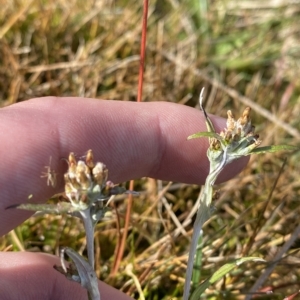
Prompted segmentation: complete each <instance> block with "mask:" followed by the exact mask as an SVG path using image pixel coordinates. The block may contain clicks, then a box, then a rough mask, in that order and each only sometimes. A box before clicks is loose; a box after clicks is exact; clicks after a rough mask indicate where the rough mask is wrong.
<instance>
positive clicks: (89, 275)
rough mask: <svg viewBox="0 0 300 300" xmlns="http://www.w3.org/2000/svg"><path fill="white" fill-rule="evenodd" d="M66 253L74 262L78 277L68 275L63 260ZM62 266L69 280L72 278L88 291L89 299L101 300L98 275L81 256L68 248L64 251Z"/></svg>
mask: <svg viewBox="0 0 300 300" xmlns="http://www.w3.org/2000/svg"><path fill="white" fill-rule="evenodd" d="M64 253H66V254H67V255H68V256H69V257H70V258H71V259H72V260H73V262H74V264H75V266H76V270H77V273H78V275H77V274H76V275H74V274H71V277H70V274H68V271H69V270H68V268H66V266H65V262H64V260H63V255H64ZM61 264H62V268H63V270H64V271H65V273H66V276H67V278H72V280H73V281H75V282H80V284H81V286H83V287H84V288H85V289H86V290H87V291H88V295H89V299H91V300H100V291H99V287H98V279H97V275H96V273H95V271H94V269H93V268H92V266H91V265H90V264H89V263H88V262H87V261H86V260H85V259H84V258H83V257H82V256H81V255H79V254H78V253H77V252H75V251H74V250H73V249H71V248H68V247H66V248H64V249H63V250H62V255H61ZM72 273H73V270H72Z"/></svg>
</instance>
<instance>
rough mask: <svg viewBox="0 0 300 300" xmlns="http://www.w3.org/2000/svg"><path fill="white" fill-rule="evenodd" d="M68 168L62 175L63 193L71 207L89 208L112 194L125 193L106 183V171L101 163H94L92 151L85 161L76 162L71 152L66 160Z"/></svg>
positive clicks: (109, 182) (123, 190) (88, 153)
mask: <svg viewBox="0 0 300 300" xmlns="http://www.w3.org/2000/svg"><path fill="white" fill-rule="evenodd" d="M68 164H69V168H68V171H67V173H65V175H64V179H65V193H66V196H67V197H68V199H69V200H70V202H71V203H72V205H73V206H75V207H76V206H90V205H91V204H93V203H95V202H97V201H103V200H107V199H108V198H109V197H110V196H111V195H113V194H119V193H122V192H125V189H122V188H121V187H115V186H114V184H113V183H112V182H111V181H107V178H108V169H107V168H106V166H105V164H103V163H101V162H97V163H95V162H94V155H93V152H92V150H89V151H88V152H87V155H86V159H85V161H83V160H78V161H77V160H76V158H75V155H74V153H73V152H71V153H70V154H69V158H68Z"/></svg>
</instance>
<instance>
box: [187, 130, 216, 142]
mask: <svg viewBox="0 0 300 300" xmlns="http://www.w3.org/2000/svg"><path fill="white" fill-rule="evenodd" d="M201 137H208V138H215V139H217V140H219V141H220V142H222V138H221V137H220V135H219V134H217V133H215V132H208V131H205V132H197V133H194V134H192V135H190V136H188V138H187V139H188V140H191V139H197V138H201Z"/></svg>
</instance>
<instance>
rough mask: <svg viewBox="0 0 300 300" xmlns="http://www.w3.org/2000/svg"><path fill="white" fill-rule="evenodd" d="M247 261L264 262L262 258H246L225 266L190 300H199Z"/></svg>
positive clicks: (202, 285)
mask: <svg viewBox="0 0 300 300" xmlns="http://www.w3.org/2000/svg"><path fill="white" fill-rule="evenodd" d="M247 261H260V262H264V260H263V259H261V258H260V257H244V258H241V259H238V260H236V261H235V262H232V263H228V264H225V265H224V266H222V267H221V268H220V269H219V270H217V271H216V272H215V273H214V274H213V275H212V276H211V277H210V278H209V279H206V280H205V281H204V282H202V283H201V284H200V285H199V286H198V287H197V288H196V289H195V291H194V292H193V294H192V295H191V297H190V299H189V300H199V298H200V296H201V295H202V294H203V293H204V291H205V290H206V289H207V288H208V287H209V286H210V285H212V284H213V283H215V282H216V281H218V280H220V279H221V278H222V277H223V276H225V275H226V274H228V273H229V272H231V271H232V270H233V269H234V268H235V267H236V266H239V265H241V264H242V263H244V262H247Z"/></svg>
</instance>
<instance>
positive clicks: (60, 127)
mask: <svg viewBox="0 0 300 300" xmlns="http://www.w3.org/2000/svg"><path fill="white" fill-rule="evenodd" d="M211 118H212V121H213V123H214V125H215V128H216V131H217V132H219V131H220V129H222V128H223V127H225V120H224V119H221V118H217V117H211ZM199 131H206V126H205V121H204V119H203V116H202V113H201V112H199V111H198V110H195V109H193V108H190V107H187V106H183V105H178V104H172V103H166V102H151V103H135V102H124V101H105V100H93V99H83V98H54V97H47V98H41V99H33V100H30V101H26V102H21V103H18V104H15V105H12V106H9V107H6V108H2V109H1V110H0V141H1V147H0V153H1V155H0V157H1V160H0V170H1V173H0V190H1V199H0V234H1V235H3V234H5V233H7V232H8V231H10V230H11V229H13V228H14V227H16V226H17V225H19V224H20V223H22V222H23V221H24V220H25V219H26V218H28V217H29V216H30V215H31V214H32V213H30V212H26V211H22V210H17V209H9V210H5V208H6V207H8V206H10V205H12V204H17V203H20V204H21V203H24V202H26V201H27V198H28V195H29V194H32V195H33V197H34V202H45V201H46V200H47V199H48V198H49V197H50V196H52V195H53V194H54V193H55V192H60V191H62V189H63V178H58V179H59V180H58V185H57V187H56V189H57V190H55V191H54V190H53V188H52V187H47V186H46V184H45V178H40V174H41V172H42V171H43V168H44V166H45V165H46V164H47V163H48V161H49V157H50V156H51V157H52V165H51V167H52V169H54V170H55V171H56V172H57V173H59V174H63V173H64V170H63V164H61V160H60V158H62V157H68V154H69V152H71V151H72V152H75V153H77V154H84V153H86V151H87V150H88V149H92V150H93V153H94V156H95V159H96V161H101V162H103V163H105V165H106V166H107V168H108V170H109V180H111V181H113V182H114V183H120V182H124V181H128V180H130V179H136V178H140V177H144V176H148V177H153V178H159V179H162V180H172V181H179V182H185V183H196V184H203V183H204V180H205V178H206V175H207V173H208V167H209V163H208V159H207V158H206V151H207V147H208V142H207V139H198V140H195V141H187V140H186V139H187V137H188V136H189V135H191V134H193V133H195V132H199ZM247 161H248V158H242V159H240V160H238V161H237V162H234V163H232V165H230V168H226V169H225V170H224V172H223V173H222V174H221V175H220V177H219V181H224V180H227V179H229V178H231V177H233V176H234V175H236V174H237V173H238V172H240V171H241V169H242V168H243V167H244V166H245V165H246V163H247ZM61 177H62V176H61ZM54 264H57V265H59V264H60V263H59V259H58V258H57V257H54V256H50V255H46V254H37V253H24V252H18V253H16V252H2V253H0V278H1V281H0V290H1V299H18V298H20V297H21V298H22V299H23V300H26V299H75V300H76V299H82V297H83V295H86V292H85V291H84V290H83V289H82V288H81V287H80V286H79V285H78V284H75V283H73V282H70V281H68V280H67V279H64V278H63V277H62V275H61V274H59V273H58V272H56V271H55V270H54V269H53V265H54ZM99 286H100V291H101V299H102V300H103V299H104V300H106V299H107V300H108V299H118V300H126V299H131V298H129V297H128V296H126V295H124V294H122V293H120V292H119V291H117V290H115V289H113V288H111V287H109V286H107V285H106V284H104V283H99Z"/></svg>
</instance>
